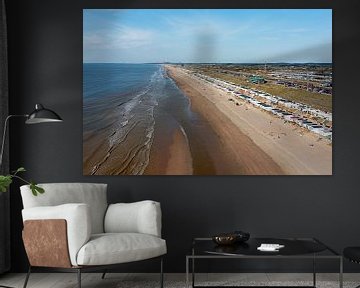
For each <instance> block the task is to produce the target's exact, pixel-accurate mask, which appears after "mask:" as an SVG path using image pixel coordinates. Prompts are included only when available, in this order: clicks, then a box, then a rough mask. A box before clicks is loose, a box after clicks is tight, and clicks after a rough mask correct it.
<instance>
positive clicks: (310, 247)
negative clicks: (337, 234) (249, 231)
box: [191, 238, 341, 258]
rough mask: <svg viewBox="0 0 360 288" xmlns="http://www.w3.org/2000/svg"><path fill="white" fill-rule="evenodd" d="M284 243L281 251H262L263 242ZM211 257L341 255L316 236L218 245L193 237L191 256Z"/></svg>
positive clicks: (256, 239)
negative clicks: (260, 248)
mask: <svg viewBox="0 0 360 288" xmlns="http://www.w3.org/2000/svg"><path fill="white" fill-rule="evenodd" d="M263 243H264V244H280V245H284V247H283V248H281V249H279V251H271V252H270V251H260V250H258V249H257V247H259V246H260V245H261V244H263ZM206 255H208V256H211V257H221V256H227V257H231V256H234V257H247V258H250V257H254V258H255V257H274V256H275V257H276V256H277V257H281V256H282V257H297V256H298V257H304V256H307V257H313V256H316V257H341V256H340V255H339V254H338V253H337V252H336V251H335V250H333V249H331V248H330V247H328V246H327V245H325V244H324V243H322V242H320V241H319V240H317V239H315V238H250V239H249V240H248V241H246V242H243V243H237V244H233V245H217V244H216V243H214V242H213V241H212V239H211V238H195V239H193V245H192V251H191V256H206Z"/></svg>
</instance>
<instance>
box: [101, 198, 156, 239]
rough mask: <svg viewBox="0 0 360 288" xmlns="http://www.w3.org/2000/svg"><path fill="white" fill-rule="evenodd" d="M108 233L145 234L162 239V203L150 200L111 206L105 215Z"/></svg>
mask: <svg viewBox="0 0 360 288" xmlns="http://www.w3.org/2000/svg"><path fill="white" fill-rule="evenodd" d="M104 224H105V225H104V227H105V232H106V233H121V232H123V233H126V232H127V233H131V232H132V233H143V234H150V235H154V236H157V237H161V208H160V203H158V202H155V201H150V200H145V201H140V202H134V203H119V204H111V205H109V208H108V210H107V212H106V215H105V223H104Z"/></svg>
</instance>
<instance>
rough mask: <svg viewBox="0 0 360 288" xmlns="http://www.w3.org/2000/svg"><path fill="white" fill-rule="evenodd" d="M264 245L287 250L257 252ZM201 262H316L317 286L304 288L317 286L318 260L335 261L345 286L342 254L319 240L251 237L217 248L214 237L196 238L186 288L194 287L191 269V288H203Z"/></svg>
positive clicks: (190, 258) (189, 256)
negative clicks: (198, 277)
mask: <svg viewBox="0 0 360 288" xmlns="http://www.w3.org/2000/svg"><path fill="white" fill-rule="evenodd" d="M261 243H274V244H281V245H284V246H285V247H284V248H281V249H280V250H279V251H277V252H263V251H259V250H257V247H259V246H260V245H261ZM201 259H208V260H209V259H212V260H217V259H239V260H241V259H258V260H266V259H295V260H296V259H297V260H301V259H310V260H312V266H313V267H312V268H313V285H311V286H301V287H316V260H320V259H329V260H330V259H333V260H338V261H339V287H340V288H342V287H343V258H342V255H340V254H338V253H337V252H336V251H335V250H333V249H331V248H330V247H328V246H327V245H325V244H324V243H322V242H320V241H319V240H317V239H315V238H287V239H277V238H250V239H249V240H248V241H247V242H245V243H240V244H234V245H229V246H219V245H216V244H215V243H214V242H213V241H212V240H211V238H194V239H193V243H192V247H191V252H190V253H189V255H186V287H189V284H190V283H189V275H190V268H191V276H192V280H191V286H190V287H203V286H198V285H195V275H196V273H195V260H201ZM223 287H226V286H223ZM231 287H234V286H231ZM235 287H246V286H235ZM273 287H274V286H273ZM294 287H299V286H294Z"/></svg>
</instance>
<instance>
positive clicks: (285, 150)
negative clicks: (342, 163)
mask: <svg viewBox="0 0 360 288" xmlns="http://www.w3.org/2000/svg"><path fill="white" fill-rule="evenodd" d="M165 69H166V70H167V72H168V75H169V76H170V77H171V78H172V79H173V80H174V81H175V82H176V84H177V85H178V87H179V88H180V89H181V90H182V91H183V93H184V94H185V95H186V96H187V97H188V98H189V99H190V101H191V107H192V109H194V110H195V111H196V112H198V113H200V114H201V115H202V116H204V118H205V119H207V120H208V122H209V124H210V125H211V126H212V128H213V129H214V130H215V131H216V132H217V133H218V135H219V137H220V138H221V139H222V141H223V142H224V144H225V146H227V148H228V149H229V150H230V151H232V154H233V156H235V157H236V158H235V159H236V160H237V161H240V163H241V164H242V166H243V167H245V168H246V169H245V170H246V171H244V172H245V173H241V174H245V175H268V174H276V175H283V174H287V175H331V174H332V148H331V146H330V145H328V144H327V143H325V142H324V141H319V140H318V138H316V137H315V136H313V135H310V132H308V133H306V132H303V131H300V129H297V128H294V127H293V126H291V125H288V124H285V123H284V122H283V121H281V120H280V119H276V118H275V117H273V116H272V115H269V114H267V113H265V112H264V111H260V110H259V109H257V108H254V107H252V106H251V105H248V104H246V103H245V102H243V103H242V102H241V101H239V100H237V99H235V98H233V97H231V96H229V94H227V93H226V92H224V91H222V90H220V89H218V88H217V87H214V86H213V85H210V84H209V83H206V82H205V81H201V80H199V79H196V78H195V77H193V76H192V75H191V74H188V73H186V72H185V71H184V69H182V68H179V67H176V66H171V65H166V66H165ZM230 98H233V100H232V101H229V99H230ZM236 103H237V104H236ZM234 127H235V128H236V129H234ZM230 131H232V133H231V132H230Z"/></svg>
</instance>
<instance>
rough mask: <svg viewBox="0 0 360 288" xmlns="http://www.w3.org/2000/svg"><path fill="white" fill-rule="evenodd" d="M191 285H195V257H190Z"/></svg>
mask: <svg viewBox="0 0 360 288" xmlns="http://www.w3.org/2000/svg"><path fill="white" fill-rule="evenodd" d="M191 264H192V267H191V268H192V287H193V288H194V287H195V258H192V262H191Z"/></svg>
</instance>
